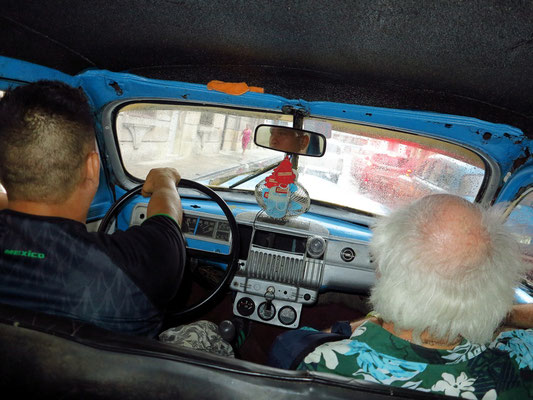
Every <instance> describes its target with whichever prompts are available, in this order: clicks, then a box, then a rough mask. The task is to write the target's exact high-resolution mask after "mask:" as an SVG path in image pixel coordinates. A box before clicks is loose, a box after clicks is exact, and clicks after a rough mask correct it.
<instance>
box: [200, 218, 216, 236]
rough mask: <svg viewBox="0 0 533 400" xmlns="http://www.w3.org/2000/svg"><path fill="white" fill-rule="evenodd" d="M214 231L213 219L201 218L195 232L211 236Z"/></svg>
mask: <svg viewBox="0 0 533 400" xmlns="http://www.w3.org/2000/svg"><path fill="white" fill-rule="evenodd" d="M214 231H215V221H211V220H208V219H201V218H200V222H199V223H198V228H197V229H196V234H197V235H200V236H207V237H212V236H213V233H214Z"/></svg>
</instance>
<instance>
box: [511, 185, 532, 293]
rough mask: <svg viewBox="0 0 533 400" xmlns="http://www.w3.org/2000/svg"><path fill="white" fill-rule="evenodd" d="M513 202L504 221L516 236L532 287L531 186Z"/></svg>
mask: <svg viewBox="0 0 533 400" xmlns="http://www.w3.org/2000/svg"><path fill="white" fill-rule="evenodd" d="M515 204H516V205H515V206H514V207H513V208H512V209H511V210H510V211H509V216H508V217H507V222H506V223H507V225H508V226H509V227H510V228H511V230H512V231H513V232H514V233H515V234H516V235H517V236H518V240H519V241H520V244H521V247H522V253H523V254H524V260H525V261H526V262H527V263H528V264H529V273H528V275H527V281H528V284H529V285H530V286H531V287H533V188H530V189H529V190H527V191H526V192H524V194H523V195H522V196H521V197H520V198H519V199H518V201H517V202H516V203H515Z"/></svg>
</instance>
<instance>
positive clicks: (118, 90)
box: [109, 81, 124, 96]
mask: <svg viewBox="0 0 533 400" xmlns="http://www.w3.org/2000/svg"><path fill="white" fill-rule="evenodd" d="M109 86H111V87H112V88H113V89H115V93H116V94H117V96H122V95H123V94H124V91H123V90H122V88H121V87H120V85H119V84H118V83H117V82H115V81H112V82H110V83H109Z"/></svg>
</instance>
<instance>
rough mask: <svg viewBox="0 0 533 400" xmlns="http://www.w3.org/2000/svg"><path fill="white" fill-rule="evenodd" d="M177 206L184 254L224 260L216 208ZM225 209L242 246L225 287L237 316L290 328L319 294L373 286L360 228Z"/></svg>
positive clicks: (136, 213)
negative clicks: (220, 256) (203, 254)
mask: <svg viewBox="0 0 533 400" xmlns="http://www.w3.org/2000/svg"><path fill="white" fill-rule="evenodd" d="M182 205H183V209H184V220H183V223H182V232H183V235H184V237H185V239H186V242H187V247H188V248H193V249H199V250H204V251H209V252H213V253H223V254H228V253H229V252H230V248H231V240H232V237H231V232H230V228H229V224H228V223H227V220H226V218H225V216H224V215H223V214H222V213H221V211H218V206H216V205H215V207H214V208H213V207H212V204H211V205H210V204H208V202H205V201H202V200H194V199H188V198H182ZM229 205H230V208H231V209H232V212H233V213H234V215H235V217H236V220H237V223H238V226H239V234H240V241H241V242H240V253H239V265H238V270H237V273H236V274H235V276H234V278H233V280H232V282H231V284H230V288H231V290H232V291H234V292H235V299H234V303H233V313H234V314H235V315H236V316H240V317H243V318H248V319H251V320H255V321H259V322H263V323H267V324H272V325H277V326H283V327H285V328H297V327H298V326H299V321H300V316H301V312H302V307H303V306H306V305H312V304H314V303H315V302H316V301H317V299H318V297H319V295H320V293H323V292H325V291H341V292H351V293H357V292H366V291H367V290H368V288H370V287H371V286H372V285H373V283H374V279H375V273H374V267H373V264H372V259H371V256H370V254H369V251H368V245H367V244H368V239H369V237H370V231H369V230H368V228H367V227H365V226H361V225H357V224H353V223H347V222H345V221H342V220H338V219H333V218H325V217H323V216H319V215H315V214H310V213H306V214H304V215H302V216H299V217H295V218H290V219H288V220H286V221H279V220H274V219H272V218H270V217H268V216H267V215H266V214H264V213H263V212H262V211H260V209H259V208H258V207H257V206H254V205H250V204H229ZM146 208H147V203H137V204H135V205H134V207H133V210H132V212H131V219H130V221H129V225H136V224H140V223H142V221H143V220H144V218H145V215H146ZM206 261H208V260H206ZM220 268H225V266H221V267H220Z"/></svg>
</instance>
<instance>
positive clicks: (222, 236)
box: [215, 230, 229, 242]
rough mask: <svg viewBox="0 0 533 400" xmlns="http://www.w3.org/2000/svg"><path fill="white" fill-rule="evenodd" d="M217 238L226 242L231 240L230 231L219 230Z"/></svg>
mask: <svg viewBox="0 0 533 400" xmlns="http://www.w3.org/2000/svg"><path fill="white" fill-rule="evenodd" d="M215 239H218V240H223V241H225V242H229V232H224V231H219V230H217V233H216V235H215Z"/></svg>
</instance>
